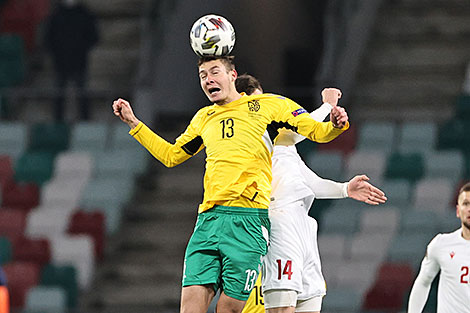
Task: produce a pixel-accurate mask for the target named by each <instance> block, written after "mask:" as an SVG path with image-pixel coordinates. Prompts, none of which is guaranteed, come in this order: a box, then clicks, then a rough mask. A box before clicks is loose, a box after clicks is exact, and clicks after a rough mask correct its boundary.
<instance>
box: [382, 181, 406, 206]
mask: <svg viewBox="0 0 470 313" xmlns="http://www.w3.org/2000/svg"><path fill="white" fill-rule="evenodd" d="M380 189H382V190H383V191H384V192H385V195H386V196H387V205H390V206H394V207H396V208H400V209H401V210H404V209H405V210H406V209H408V207H410V200H411V194H412V193H413V190H414V186H413V185H412V184H411V182H410V181H409V180H407V179H387V180H385V181H384V182H383V183H382V184H381V185H380ZM413 194H414V193H413Z"/></svg>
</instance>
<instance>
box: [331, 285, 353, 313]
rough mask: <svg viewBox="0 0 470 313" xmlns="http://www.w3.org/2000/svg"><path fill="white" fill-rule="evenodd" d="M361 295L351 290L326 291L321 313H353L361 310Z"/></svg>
mask: <svg viewBox="0 0 470 313" xmlns="http://www.w3.org/2000/svg"><path fill="white" fill-rule="evenodd" d="M361 303H362V294H361V293H360V292H359V291H357V290H355V289H353V288H343V287H338V288H334V289H328V293H327V294H326V296H325V297H324V298H323V303H322V312H335V313H346V312H347V313H355V312H358V311H359V309H360V308H361Z"/></svg>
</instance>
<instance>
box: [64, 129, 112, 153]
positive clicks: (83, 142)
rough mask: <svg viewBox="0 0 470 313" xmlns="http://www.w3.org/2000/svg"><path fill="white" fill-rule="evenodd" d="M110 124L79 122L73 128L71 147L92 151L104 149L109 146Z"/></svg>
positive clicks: (74, 149)
mask: <svg viewBox="0 0 470 313" xmlns="http://www.w3.org/2000/svg"><path fill="white" fill-rule="evenodd" d="M107 138H108V126H107V125H106V124H103V123H96V122H79V123H77V124H75V126H73V127H72V129H71V134H70V149H71V150H72V151H86V152H90V153H92V154H93V153H95V152H101V151H104V150H105V149H106V147H107V144H106V142H107Z"/></svg>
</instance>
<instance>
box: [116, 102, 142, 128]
mask: <svg viewBox="0 0 470 313" xmlns="http://www.w3.org/2000/svg"><path fill="white" fill-rule="evenodd" d="M113 113H114V115H116V116H118V117H119V118H120V119H121V121H123V122H124V123H126V124H127V125H129V127H130V128H135V127H136V126H137V125H138V124H139V122H140V121H139V120H138V119H137V117H135V115H134V112H133V111H132V108H131V105H130V103H129V102H128V101H126V100H124V99H121V98H119V99H117V100H115V101H114V102H113Z"/></svg>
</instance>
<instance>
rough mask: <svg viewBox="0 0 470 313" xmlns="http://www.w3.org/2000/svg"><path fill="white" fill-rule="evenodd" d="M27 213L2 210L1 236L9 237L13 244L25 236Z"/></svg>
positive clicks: (0, 217) (0, 218)
mask: <svg viewBox="0 0 470 313" xmlns="http://www.w3.org/2000/svg"><path fill="white" fill-rule="evenodd" d="M25 227H26V212H25V211H23V210H17V209H6V208H3V209H0V236H5V237H7V238H8V239H9V240H10V241H11V242H12V243H13V244H14V243H15V242H16V241H17V240H18V239H19V238H21V237H23V235H24V230H25Z"/></svg>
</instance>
